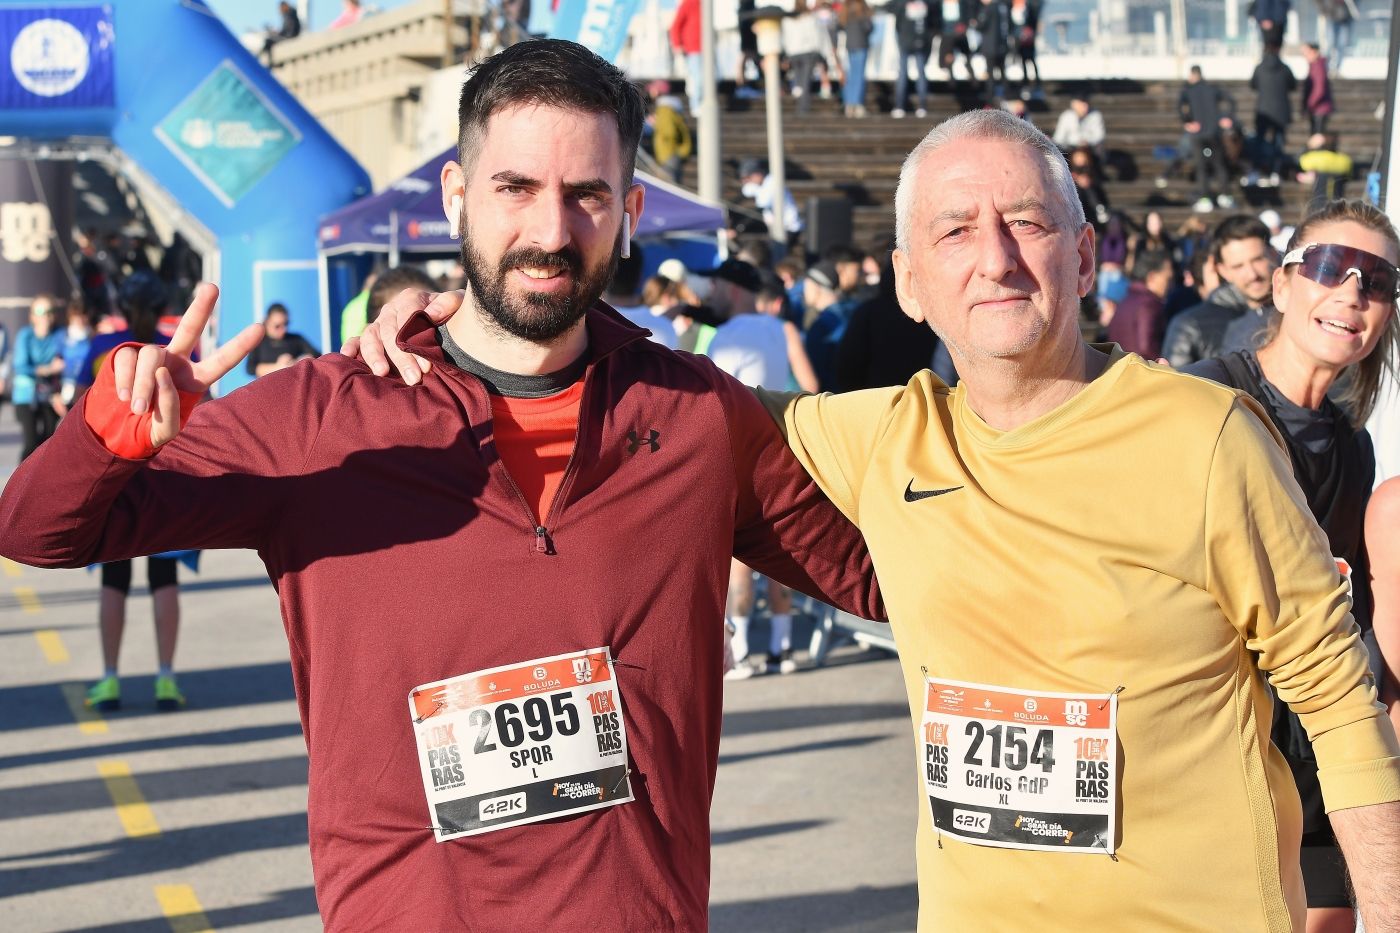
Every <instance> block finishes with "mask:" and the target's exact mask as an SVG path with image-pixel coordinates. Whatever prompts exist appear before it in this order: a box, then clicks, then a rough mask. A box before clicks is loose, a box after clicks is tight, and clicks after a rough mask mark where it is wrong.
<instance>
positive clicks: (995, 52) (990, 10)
mask: <svg viewBox="0 0 1400 933" xmlns="http://www.w3.org/2000/svg"><path fill="white" fill-rule="evenodd" d="M1010 23H1011V18H1010V15H1009V13H1008V11H1007V9H1006V4H1005V3H1003V2H1002V0H992V2H991V3H984V4H982V9H981V10H980V11H978V14H977V31H978V32H980V33H981V34H982V45H981V46H979V47H978V51H979V52H981V53H982V55H983V56H984V57H987V58H989V59H1001V58H1005V57H1006V50H1007V32H1008V31H1009V27H1010Z"/></svg>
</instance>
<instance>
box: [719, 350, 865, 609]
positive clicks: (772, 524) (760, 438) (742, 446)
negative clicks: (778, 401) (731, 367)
mask: <svg viewBox="0 0 1400 933" xmlns="http://www.w3.org/2000/svg"><path fill="white" fill-rule="evenodd" d="M720 375H721V376H722V381H721V382H720V383H719V385H718V386H717V388H718V390H719V392H720V394H721V396H723V398H722V404H723V406H724V410H725V414H726V417H727V420H728V429H729V443H730V449H731V451H732V453H733V465H734V477H735V483H736V513H737V514H736V516H735V531H734V556H735V557H737V558H739V559H740V560H741V561H743V562H744V563H746V564H748V565H749V566H750V567H753V568H754V569H755V570H757V571H759V572H760V573H762V574H764V575H766V576H770V577H772V578H773V579H775V580H777V581H778V582H780V583H784V584H786V585H788V586H791V587H794V588H796V589H798V590H801V591H802V592H804V593H807V594H809V595H811V596H815V597H817V598H819V599H822V600H824V601H826V602H828V603H831V604H832V605H834V606H836V607H838V608H840V609H843V610H845V611H847V612H850V613H851V614H853V615H858V616H861V617H863V618H867V619H883V618H884V606H883V604H882V602H881V600H880V595H879V591H878V588H877V586H876V583H875V570H874V564H873V563H872V561H871V559H870V552H869V549H868V548H867V547H866V545H865V539H864V538H862V537H861V534H860V531H859V530H858V529H857V528H856V527H855V525H853V524H852V523H851V522H850V520H849V519H847V518H846V517H845V516H844V515H842V514H841V512H840V510H838V509H837V508H836V507H835V506H834V505H833V504H832V503H831V500H830V499H828V498H827V497H826V496H825V495H824V494H823V493H822V491H821V489H820V488H819V487H818V486H817V484H816V482H815V481H814V480H813V479H812V477H811V476H809V475H808V474H807V472H806V471H805V470H804V469H803V468H802V464H801V463H799V462H798V460H797V458H796V457H795V456H794V455H793V452H792V451H791V450H790V449H789V448H788V446H787V444H786V443H784V440H783V435H782V432H780V431H779V429H778V426H777V424H776V423H775V422H774V421H773V419H772V418H771V417H770V416H769V415H768V414H767V413H766V412H765V411H764V407H763V405H762V404H760V402H759V400H758V399H757V398H756V397H755V396H754V395H753V394H752V392H750V390H748V389H747V388H745V387H744V386H742V385H741V384H739V383H738V382H737V381H735V380H733V379H731V378H729V377H728V376H723V374H720Z"/></svg>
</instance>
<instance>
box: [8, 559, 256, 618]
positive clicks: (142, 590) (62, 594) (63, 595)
mask: <svg viewBox="0 0 1400 933" xmlns="http://www.w3.org/2000/svg"><path fill="white" fill-rule="evenodd" d="M188 573H189V571H184V574H188ZM271 585H272V583H271V582H270V581H269V580H268V579H267V577H237V578H235V579H231V580H183V579H182V580H181V581H180V592H181V593H185V594H189V593H202V592H214V591H218V590H241V589H247V588H248V587H250V586H271ZM101 591H102V586H101V580H99V579H98V577H97V574H96V573H94V574H93V577H92V586H91V588H86V587H85V588H83V589H77V590H54V591H52V592H48V593H38V594H36V595H37V597H38V599H39V603H40V604H41V605H43V606H45V607H46V608H52V607H55V606H81V605H82V604H83V603H96V602H97V597H98V595H99V594H100V593H101ZM150 595H151V591H150V590H149V589H148V588H146V587H144V586H133V587H132V588H131V596H132V597H133V598H138V599H139V598H141V597H144V596H150ZM19 608H21V606H20V602H19V597H17V596H15V595H14V594H11V593H3V594H0V612H4V611H7V610H8V611H13V610H17V609H19ZM89 627H90V628H93V629H96V627H97V616H96V614H95V613H94V615H93V620H92V625H91V626H89Z"/></svg>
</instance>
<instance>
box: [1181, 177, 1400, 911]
mask: <svg viewBox="0 0 1400 933" xmlns="http://www.w3.org/2000/svg"><path fill="white" fill-rule="evenodd" d="M1289 246H1290V249H1289V252H1287V253H1286V254H1285V255H1284V257H1283V263H1282V265H1280V266H1279V267H1278V268H1277V269H1276V270H1275V271H1274V273H1273V294H1274V300H1275V302H1276V305H1277V307H1278V311H1279V317H1278V319H1277V320H1276V321H1275V322H1274V323H1272V324H1271V325H1270V326H1269V328H1268V330H1267V331H1266V337H1265V340H1264V342H1263V345H1262V346H1260V347H1259V349H1257V350H1254V349H1248V348H1247V349H1241V350H1237V351H1234V352H1231V353H1227V354H1225V355H1224V356H1222V357H1219V358H1217V359H1210V360H1204V361H1202V362H1200V363H1197V364H1195V365H1194V366H1191V367H1189V368H1188V369H1187V370H1186V371H1187V372H1188V373H1191V374H1193V375H1197V376H1204V377H1205V378H1207V379H1211V380H1214V381H1215V382H1219V383H1221V384H1223V385H1227V386H1231V387H1233V388H1237V389H1242V390H1244V391H1245V392H1248V393H1249V394H1250V395H1251V396H1252V397H1253V398H1254V399H1256V400H1257V401H1258V402H1259V403H1260V404H1261V405H1262V406H1263V407H1264V410H1265V411H1266V412H1267V413H1268V415H1269V419H1270V421H1272V423H1273V426H1274V427H1275V428H1276V429H1277V430H1278V432H1279V435H1280V436H1281V437H1282V438H1283V440H1284V442H1285V445H1286V447H1287V449H1288V454H1289V459H1290V460H1291V461H1292V464H1293V474H1294V476H1295V478H1296V479H1297V480H1298V484H1299V486H1300V487H1301V488H1302V491H1303V495H1304V496H1305V497H1306V499H1307V502H1308V507H1309V509H1310V510H1311V511H1312V514H1313V517H1314V518H1316V519H1317V522H1318V524H1319V525H1320V526H1321V527H1322V530H1323V532H1325V533H1326V535H1327V540H1328V544H1329V545H1330V547H1331V549H1332V553H1333V555H1334V556H1335V557H1336V561H1337V567H1338V569H1339V570H1340V571H1341V573H1342V575H1343V576H1344V577H1345V578H1346V579H1347V580H1348V581H1349V582H1350V585H1351V611H1352V615H1353V616H1354V617H1355V619H1356V622H1357V624H1358V625H1359V626H1360V627H1361V631H1362V634H1363V638H1365V639H1366V640H1367V642H1368V643H1370V644H1371V647H1372V649H1373V658H1374V657H1375V656H1376V655H1375V653H1374V648H1375V646H1374V633H1373V632H1372V627H1371V593H1370V576H1371V574H1370V565H1369V560H1368V555H1367V549H1366V545H1365V540H1364V538H1365V525H1364V519H1365V512H1366V507H1367V500H1368V499H1369V498H1370V495H1371V487H1372V484H1373V483H1374V481H1375V465H1376V464H1375V452H1374V450H1373V448H1372V445H1371V437H1370V435H1369V434H1368V433H1367V432H1366V430H1365V428H1364V427H1363V425H1364V424H1365V423H1366V419H1367V417H1368V416H1369V415H1370V413H1371V409H1372V408H1373V407H1374V405H1375V403H1376V398H1377V395H1378V393H1379V390H1380V383H1381V376H1382V374H1383V373H1384V372H1386V371H1388V370H1390V369H1391V367H1393V366H1394V364H1395V360H1396V352H1397V340H1400V323H1397V321H1396V311H1395V302H1396V298H1397V296H1398V295H1400V271H1397V269H1396V264H1397V263H1400V236H1397V234H1396V232H1395V228H1394V227H1393V226H1392V225H1391V223H1390V221H1389V220H1388V219H1387V218H1386V216H1385V214H1383V213H1381V212H1380V211H1379V210H1377V209H1376V208H1374V207H1372V206H1370V205H1368V204H1365V203H1363V202H1360V201H1333V202H1331V203H1330V204H1327V205H1325V206H1324V207H1322V208H1321V209H1319V210H1317V211H1314V212H1313V213H1312V214H1310V215H1309V216H1308V217H1307V218H1306V219H1305V220H1304V221H1303V222H1302V223H1301V224H1299V226H1298V229H1297V230H1296V231H1295V232H1294V234H1293V240H1292V242H1291V243H1290V244H1289ZM1343 376H1346V383H1345V386H1344V387H1341V388H1340V391H1339V392H1337V393H1336V396H1337V397H1336V400H1335V401H1334V400H1333V399H1332V398H1329V395H1328V393H1329V391H1331V390H1333V388H1334V387H1335V386H1337V384H1338V380H1340V379H1341V378H1342V377H1343ZM1275 709H1276V712H1277V715H1275V717H1274V727H1273V741H1274V744H1275V745H1277V746H1278V747H1279V749H1280V750H1282V751H1283V753H1284V756H1285V757H1286V758H1287V759H1288V764H1289V767H1290V768H1291V769H1292V771H1293V776H1294V779H1295V780H1296V781H1297V784H1298V790H1299V793H1300V795H1301V797H1302V800H1303V849H1302V867H1303V878H1304V881H1305V884H1306V889H1307V897H1308V918H1307V929H1308V931H1309V933H1332V931H1338V933H1340V931H1348V933H1349V931H1351V930H1353V929H1355V927H1356V916H1355V913H1354V911H1353V909H1352V904H1351V900H1350V897H1349V895H1348V893H1347V878H1346V868H1345V863H1344V862H1343V859H1342V855H1341V852H1340V851H1339V850H1338V848H1337V840H1336V837H1335V836H1333V834H1332V830H1331V826H1330V825H1329V823H1328V822H1327V817H1326V814H1325V812H1324V810H1323V804H1322V794H1321V790H1320V788H1319V785H1318V780H1317V757H1316V755H1315V754H1314V752H1313V746H1312V742H1311V741H1309V738H1308V734H1307V732H1306V731H1305V730H1304V729H1303V726H1302V723H1301V722H1300V721H1299V720H1298V717H1297V716H1296V715H1295V714H1294V713H1292V712H1291V711H1289V710H1286V709H1284V708H1282V707H1281V706H1279V707H1275Z"/></svg>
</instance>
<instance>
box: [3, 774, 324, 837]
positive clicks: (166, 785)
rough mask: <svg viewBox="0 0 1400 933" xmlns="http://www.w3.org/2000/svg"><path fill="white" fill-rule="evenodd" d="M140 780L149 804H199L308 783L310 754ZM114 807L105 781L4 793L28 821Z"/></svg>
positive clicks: (6, 802) (9, 807)
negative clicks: (208, 799) (207, 799)
mask: <svg viewBox="0 0 1400 933" xmlns="http://www.w3.org/2000/svg"><path fill="white" fill-rule="evenodd" d="M84 770H87V769H84ZM89 773H92V774H95V773H96V769H95V768H93V769H92V770H91V771H89ZM136 776H137V778H139V780H140V782H141V793H142V796H144V797H145V798H146V800H147V802H149V803H155V802H158V801H162V800H194V799H198V798H200V797H215V796H218V795H220V794H236V793H239V792H240V791H247V790H266V789H267V788H273V787H294V786H296V785H301V784H305V783H306V756H305V755H292V756H287V757H284V758H267V759H263V760H261V761H239V762H229V763H228V764H219V765H208V766H205V767H199V768H172V769H170V770H167V771H141V772H139V773H138V774H137V775H136ZM111 806H112V797H111V795H110V794H109V793H108V791H107V784H106V782H104V781H103V780H102V779H101V778H100V777H93V778H91V779H83V780H77V781H58V782H54V783H50V784H35V785H30V786H26V787H11V788H6V789H4V790H0V813H22V814H24V815H25V816H26V817H35V816H44V815H47V814H51V813H75V812H78V811H80V810H100V809H106V808H110V807H111ZM302 819H305V817H302ZM30 857H31V856H23V858H30ZM9 860H11V861H12V860H14V859H13V858H12V859H9ZM4 861H6V859H3V858H0V862H4Z"/></svg>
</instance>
